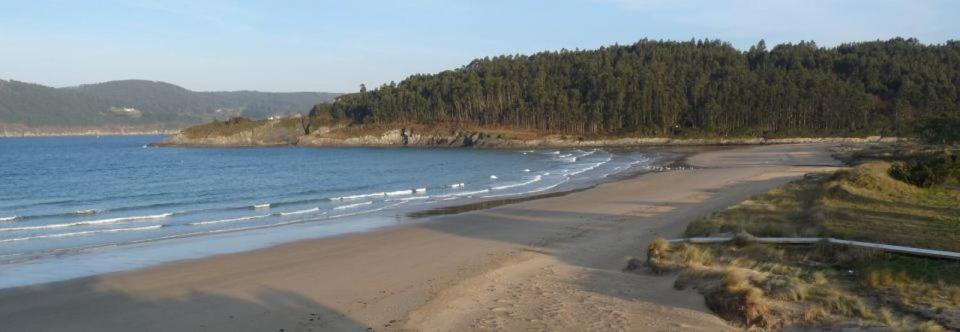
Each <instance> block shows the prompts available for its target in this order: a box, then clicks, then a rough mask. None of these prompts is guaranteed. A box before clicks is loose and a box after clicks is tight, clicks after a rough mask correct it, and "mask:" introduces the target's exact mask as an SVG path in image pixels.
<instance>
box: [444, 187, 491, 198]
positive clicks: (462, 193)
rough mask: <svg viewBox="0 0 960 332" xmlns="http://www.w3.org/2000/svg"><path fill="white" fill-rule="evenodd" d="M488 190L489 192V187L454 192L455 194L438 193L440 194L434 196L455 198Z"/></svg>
mask: <svg viewBox="0 0 960 332" xmlns="http://www.w3.org/2000/svg"><path fill="white" fill-rule="evenodd" d="M488 192H490V189H483V190H476V191H466V192H459V193H455V194H446V195H440V196H436V197H437V198H447V199H449V198H451V197H452V198H456V197H461V196H470V195H476V194H482V193H488Z"/></svg>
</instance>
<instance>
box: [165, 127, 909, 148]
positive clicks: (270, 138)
mask: <svg viewBox="0 0 960 332" xmlns="http://www.w3.org/2000/svg"><path fill="white" fill-rule="evenodd" d="M332 129H334V128H330V127H320V128H316V129H314V130H312V132H311V133H310V134H309V135H304V134H303V133H298V132H296V131H291V130H289V129H285V128H276V127H271V126H264V127H258V128H256V129H253V130H248V131H243V132H239V133H236V134H233V135H229V136H210V137H200V138H190V137H185V136H184V135H182V134H177V135H174V136H172V137H170V138H169V139H168V140H167V141H164V142H162V143H159V144H158V145H161V146H275V145H298V146H382V147H389V146H415V147H480V148H537V147H593V146H608V147H611V146H643V145H727V144H729V145H745V144H785V143H816V142H838V143H845V142H849V143H853V142H891V141H896V140H897V138H892V137H880V136H871V137H866V138H847V137H823V138H779V139H764V138H735V139H672V138H656V137H654V138H649V137H647V138H617V139H602V140H581V139H564V138H560V137H546V138H540V139H530V140H519V139H507V138H503V137H500V136H495V135H491V134H488V133H485V132H482V131H460V132H455V133H452V134H435V133H429V134H424V133H420V132H417V131H415V130H413V129H410V128H401V129H393V130H388V131H385V132H383V133H381V134H379V135H364V136H356V137H347V138H341V137H331V136H330V135H327V134H328V133H330V132H331V130H332Z"/></svg>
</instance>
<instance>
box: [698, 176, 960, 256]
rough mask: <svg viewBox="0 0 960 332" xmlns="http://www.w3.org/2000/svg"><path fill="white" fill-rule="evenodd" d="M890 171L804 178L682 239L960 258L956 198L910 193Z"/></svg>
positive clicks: (953, 192) (947, 192)
mask: <svg viewBox="0 0 960 332" xmlns="http://www.w3.org/2000/svg"><path fill="white" fill-rule="evenodd" d="M889 168H890V163H887V162H869V163H866V164H863V165H860V166H857V167H855V168H852V169H849V170H844V171H839V172H836V173H834V174H812V175H808V176H807V178H805V179H803V180H801V181H796V182H793V183H790V184H788V185H786V186H784V187H781V188H777V189H774V190H771V191H770V192H767V193H765V194H762V195H759V196H756V197H753V198H751V199H750V200H747V201H745V202H743V203H741V204H739V205H738V206H736V207H734V208H731V209H727V210H724V211H721V212H718V213H716V214H714V215H712V216H710V217H707V218H704V219H702V220H697V221H694V222H692V223H691V224H690V226H689V227H688V228H687V231H686V235H687V236H709V235H717V234H724V233H726V234H733V233H738V232H747V233H750V234H753V235H755V236H770V237H779V236H824V237H837V238H843V239H849V240H861V241H870V242H882V243H888V244H898V245H906V246H916V247H924V248H931V249H942V250H951V251H960V190H957V189H955V188H949V187H933V188H920V187H916V186H912V185H910V184H907V183H904V182H901V181H898V180H896V179H894V178H892V177H891V176H890V175H889V172H888V170H889ZM931 234H937V236H930V235H931Z"/></svg>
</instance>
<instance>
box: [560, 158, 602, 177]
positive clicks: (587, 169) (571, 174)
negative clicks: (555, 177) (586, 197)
mask: <svg viewBox="0 0 960 332" xmlns="http://www.w3.org/2000/svg"><path fill="white" fill-rule="evenodd" d="M612 159H613V157H612V156H611V157H607V160H604V161H601V162H598V163H594V164H591V165H590V166H587V167H586V168H582V169H579V170H577V171H574V172H570V173H567V176H574V175H578V174H580V173H583V172H587V171H591V170H593V169H595V168H597V167H600V166H602V165H603V164H606V163H608V162H610V160H612Z"/></svg>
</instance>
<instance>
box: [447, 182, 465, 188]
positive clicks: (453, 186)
mask: <svg viewBox="0 0 960 332" xmlns="http://www.w3.org/2000/svg"><path fill="white" fill-rule="evenodd" d="M463 186H464V184H463V182H460V183H454V184H451V185H450V188H463Z"/></svg>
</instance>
